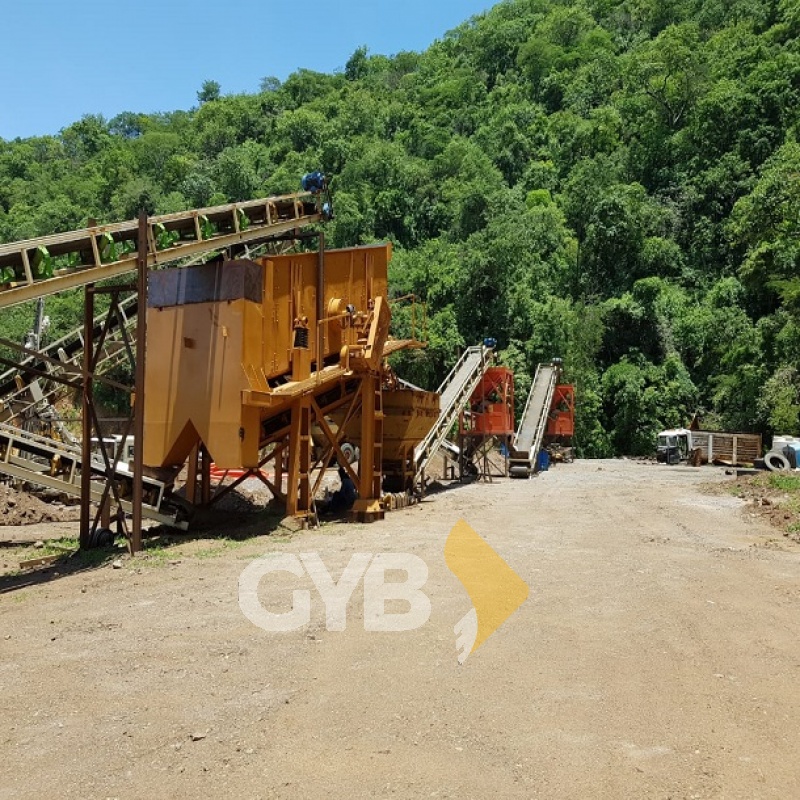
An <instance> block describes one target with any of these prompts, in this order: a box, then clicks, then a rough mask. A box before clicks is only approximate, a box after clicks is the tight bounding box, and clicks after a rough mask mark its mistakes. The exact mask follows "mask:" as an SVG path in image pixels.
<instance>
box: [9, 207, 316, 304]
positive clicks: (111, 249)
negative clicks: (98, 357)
mask: <svg viewBox="0 0 800 800" xmlns="http://www.w3.org/2000/svg"><path fill="white" fill-rule="evenodd" d="M320 202H321V201H320V199H319V197H318V196H316V195H313V194H311V193H300V194H290V195H281V196H278V197H267V198H264V199H262V200H250V201H247V202H243V203H229V204H228V205H224V206H214V207H213V208H199V209H195V210H192V211H183V212H180V213H177V214H164V215H162V216H158V217H149V218H148V221H147V222H148V235H147V266H148V267H149V268H153V267H157V266H159V265H163V264H168V263H172V262H174V261H179V260H181V259H184V258H191V257H193V256H197V255H199V254H201V253H208V252H210V251H213V250H224V249H226V248H228V247H232V246H235V245H245V244H256V243H258V242H263V241H267V240H269V239H271V238H275V237H279V236H281V235H283V234H287V233H289V232H291V231H293V230H295V229H296V228H302V227H305V226H307V225H311V224H313V223H315V222H321V221H322V220H323V219H324V215H323V213H322V209H321V208H320ZM137 239H138V222H137V221H136V220H130V221H128V222H117V223H113V224H110V225H96V226H94V227H90V228H86V229H84V230H79V231H72V232H69V233H56V234H53V235H51V236H42V237H40V238H38V239H27V240H25V241H22V242H13V243H11V244H0V274H1V273H2V272H3V271H4V270H6V269H11V270H13V272H14V278H13V280H11V281H10V282H9V283H8V284H4V285H5V286H6V287H7V288H5V289H0V308H6V307H8V306H12V305H16V304H18V303H24V302H26V301H28V300H33V299H34V298H37V297H43V296H45V295H49V294H55V293H57V292H61V291H64V290H65V289H74V288H75V287H77V286H85V285H87V284H90V283H96V282H98V281H103V280H107V279H108V278H114V277H118V276H120V275H124V274H125V273H128V272H133V271H135V270H136V261H137V247H138V242H137Z"/></svg>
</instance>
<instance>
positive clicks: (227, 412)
mask: <svg viewBox="0 0 800 800" xmlns="http://www.w3.org/2000/svg"><path fill="white" fill-rule="evenodd" d="M390 258H391V246H390V245H378V246H369V247H360V248H352V249H347V250H328V251H323V252H319V253H316V252H310V253H302V254H294V255H281V256H267V257H265V258H261V259H259V260H255V261H250V260H238V261H228V262H225V263H213V264H208V265H206V266H202V267H192V268H189V269H173V270H163V271H153V272H151V274H150V283H149V292H148V309H147V372H146V386H147V393H146V397H145V434H144V462H145V464H146V465H147V467H148V470H150V471H151V472H153V473H155V474H159V475H161V476H166V475H170V476H171V477H172V478H173V479H174V477H175V476H176V475H177V473H178V471H179V470H180V468H181V467H182V466H183V465H184V464H185V463H186V461H187V459H188V460H189V463H188V475H189V478H188V481H187V499H188V501H189V502H195V501H197V500H199V502H202V503H207V502H209V501H210V500H211V499H212V498H211V496H210V488H209V472H210V464H211V462H212V461H213V462H214V463H215V464H216V467H217V469H222V470H225V469H237V470H241V469H244V470H252V471H253V474H257V475H259V476H264V475H267V474H268V473H266V472H265V471H263V468H265V467H266V466H267V465H268V464H269V463H270V462H272V463H273V464H274V481H272V480H269V479H268V478H264V477H262V480H264V481H265V482H266V483H267V484H268V486H269V488H270V490H271V491H272V493H273V494H274V495H275V497H276V498H277V499H278V500H280V501H282V502H283V503H285V505H286V511H287V514H289V515H295V516H300V517H306V516H308V515H309V514H310V513H312V512H313V501H314V496H315V494H316V493H317V491H318V490H319V488H320V486H321V483H322V477H323V475H324V472H325V468H326V467H328V466H330V465H331V464H334V463H335V462H337V461H338V463H339V464H340V465H341V466H342V467H343V468H345V469H346V470H347V471H348V473H349V474H350V476H351V477H352V479H353V480H354V482H355V485H356V487H357V488H358V493H359V499H358V501H357V502H356V505H355V507H354V509H353V510H354V513H355V515H356V517H357V518H358V519H361V520H366V521H368V520H372V519H378V518H380V517H381V516H382V515H383V509H384V506H383V504H382V501H381V498H382V490H383V483H384V477H385V476H386V478H387V482H390V481H389V479H391V480H393V482H394V484H395V485H396V486H398V487H399V488H401V489H405V488H407V487H408V486H409V485H410V482H409V476H411V483H413V454H414V447H415V446H416V444H417V443H418V442H419V441H420V440H421V439H423V438H424V437H425V435H426V434H427V432H428V431H429V430H430V428H431V427H432V426H433V424H434V423H435V422H436V419H437V418H438V413H439V397H438V395H436V394H432V393H429V392H421V391H417V390H411V389H405V388H399V387H398V383H397V380H396V378H395V377H394V375H393V373H392V371H391V369H390V368H389V367H388V365H387V364H386V361H385V359H386V358H387V357H388V356H389V355H391V354H392V353H395V352H397V351H399V350H402V349H405V348H413V347H421V346H422V345H421V344H420V343H419V342H417V341H415V340H413V339H407V340H396V339H393V338H392V337H391V336H390V335H389V324H390V321H391V310H390V302H389V299H388V295H387V268H388V263H389V260H390ZM320 434H321V435H322V438H323V439H324V443H325V447H323V448H322V450H323V455H321V456H319V457H318V458H316V457H315V455H314V454H315V453H316V452H318V451H319V448H315V447H314V446H313V439H315V438H316V439H317V440H318V439H319V437H320ZM345 441H347V442H350V443H352V444H353V445H357V446H358V447H359V448H360V459H359V463H358V471H357V472H356V470H355V469H354V467H353V466H351V465H350V463H349V460H348V458H347V457H346V456H345V454H344V453H343V451H342V444H343V443H344V442H345ZM198 472H199V473H200V478H201V481H200V483H201V486H200V489H199V491H200V493H201V495H202V496H201V497H199V498H196V497H195V494H196V492H197V491H198V488H197V476H198Z"/></svg>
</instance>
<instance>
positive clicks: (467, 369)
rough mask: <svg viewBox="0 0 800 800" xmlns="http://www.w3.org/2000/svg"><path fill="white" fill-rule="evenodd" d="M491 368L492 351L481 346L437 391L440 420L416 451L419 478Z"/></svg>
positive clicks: (468, 352) (464, 357) (469, 352)
mask: <svg viewBox="0 0 800 800" xmlns="http://www.w3.org/2000/svg"><path fill="white" fill-rule="evenodd" d="M491 364H492V351H491V350H489V349H488V348H486V347H484V346H483V345H480V346H478V347H470V348H468V349H467V350H466V351H465V352H464V354H463V355H462V356H461V358H460V359H459V361H458V363H457V364H456V365H455V366H454V367H453V369H452V370H451V371H450V374H449V375H448V376H447V377H446V378H445V379H444V381H443V382H442V385H441V386H440V387H439V388H438V389H437V390H436V391H437V392H438V394H439V395H441V398H440V401H439V402H440V406H439V407H440V412H439V419H438V420H437V421H436V424H435V425H434V426H433V428H431V430H430V432H429V433H428V435H427V436H426V437H425V439H424V440H423V441H422V442H420V444H419V445H417V447H416V449H415V450H414V463H415V466H416V472H417V474H418V475H419V474H420V473H421V472H423V471H424V470H425V468H426V467H427V466H428V464H429V463H430V462H431V459H432V458H433V457H434V456H435V455H436V453H437V452H438V450H439V448H440V447H441V446H442V444H443V443H444V442H445V440H446V439H447V436H448V434H449V433H450V431H451V429H452V427H453V425H454V424H455V422H456V420H457V419H458V414H459V412H460V411H461V409H462V407H463V406H464V404H465V403H467V402H469V399H470V397H472V393H473V392H474V391H475V388H476V387H477V385H478V382H479V381H480V379H481V377H482V376H483V373H484V372H486V370H487V368H488V367H490V366H491Z"/></svg>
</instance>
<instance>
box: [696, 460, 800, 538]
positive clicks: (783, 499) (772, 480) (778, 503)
mask: <svg viewBox="0 0 800 800" xmlns="http://www.w3.org/2000/svg"><path fill="white" fill-rule="evenodd" d="M708 491H710V492H711V493H715V494H717V493H720V492H726V493H727V492H729V493H731V494H733V495H735V496H736V497H740V498H742V500H746V501H747V502H748V505H747V506H745V512H746V513H748V514H756V515H757V516H759V517H763V518H764V519H766V520H768V521H769V522H770V523H771V524H772V525H774V526H775V527H776V528H780V529H781V530H782V531H783V533H784V535H785V536H787V537H788V538H790V539H793V540H794V541H796V542H800V476H798V475H797V474H792V473H790V474H784V473H772V472H765V473H764V474H762V475H747V476H743V477H740V478H737V479H736V480H735V481H734V482H733V483H732V484H722V485H721V484H713V485H712V486H710V487H708Z"/></svg>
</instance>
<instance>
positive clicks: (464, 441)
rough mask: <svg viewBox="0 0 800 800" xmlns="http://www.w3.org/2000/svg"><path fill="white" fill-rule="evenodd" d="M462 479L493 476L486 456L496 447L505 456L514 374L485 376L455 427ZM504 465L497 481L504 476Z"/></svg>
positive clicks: (503, 370) (496, 370)
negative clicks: (498, 447) (456, 429)
mask: <svg viewBox="0 0 800 800" xmlns="http://www.w3.org/2000/svg"><path fill="white" fill-rule="evenodd" d="M458 433H459V471H460V474H461V477H462V478H464V477H477V476H478V475H484V476H485V477H491V476H492V469H491V466H492V465H491V463H490V462H489V460H488V454H489V452H490V451H491V450H492V449H493V447H494V445H495V444H499V445H500V449H501V451H503V452H505V453H507V452H508V447H509V445H510V443H511V440H512V439H513V437H514V373H513V372H512V371H511V370H510V369H508V368H507V367H490V368H489V369H487V370H486V372H484V374H483V377H482V378H481V379H480V381H479V382H478V385H477V386H476V387H475V390H474V391H473V392H472V396H471V398H470V404H469V410H467V409H465V410H463V411H462V412H461V415H460V417H459V424H458ZM507 471H508V466H507V464H506V465H505V466H504V468H503V471H502V473H497V475H496V476H497V477H500V476H504V475H506V473H507Z"/></svg>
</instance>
